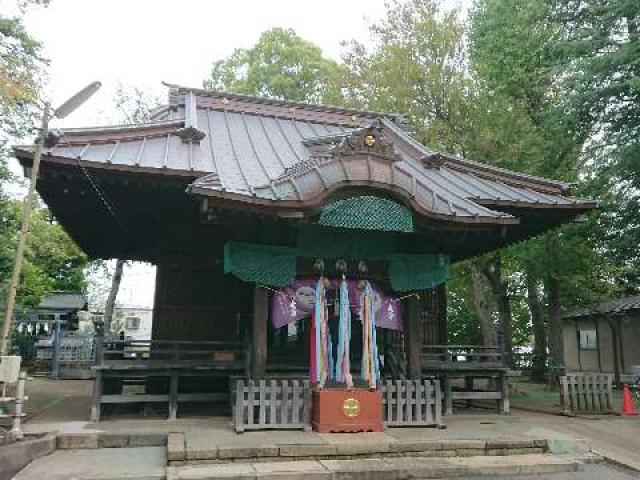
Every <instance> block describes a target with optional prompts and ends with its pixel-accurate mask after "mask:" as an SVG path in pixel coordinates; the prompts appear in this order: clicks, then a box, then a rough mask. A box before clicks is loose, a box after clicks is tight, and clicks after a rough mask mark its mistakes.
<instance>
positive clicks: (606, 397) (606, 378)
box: [560, 372, 613, 414]
mask: <svg viewBox="0 0 640 480" xmlns="http://www.w3.org/2000/svg"><path fill="white" fill-rule="evenodd" d="M560 386H561V387H562V390H561V391H560V402H561V403H562V411H563V413H565V414H576V413H612V412H613V407H612V399H613V375H612V374H609V373H582V372H577V373H567V374H566V375H563V376H561V377H560Z"/></svg>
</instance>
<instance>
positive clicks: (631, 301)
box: [564, 295, 640, 384]
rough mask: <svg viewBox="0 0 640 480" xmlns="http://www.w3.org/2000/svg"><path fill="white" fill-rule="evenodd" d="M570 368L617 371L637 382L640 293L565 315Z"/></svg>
mask: <svg viewBox="0 0 640 480" xmlns="http://www.w3.org/2000/svg"><path fill="white" fill-rule="evenodd" d="M564 321H565V323H564V361H565V365H566V368H567V371H574V372H601V373H613V374H614V375H615V380H616V383H617V384H620V382H622V381H626V380H629V381H633V376H634V365H640V348H638V347H640V295H634V296H627V297H622V298H618V299H615V300H610V301H607V302H604V303H602V304H600V305H597V306H595V307H591V308H583V309H580V310H576V311H574V312H571V313H569V314H567V315H565V317H564Z"/></svg>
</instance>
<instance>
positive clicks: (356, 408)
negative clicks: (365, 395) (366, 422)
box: [342, 398, 360, 418]
mask: <svg viewBox="0 0 640 480" xmlns="http://www.w3.org/2000/svg"><path fill="white" fill-rule="evenodd" d="M342 413H344V416H345V417H350V418H353V417H357V416H358V415H360V401H359V400H356V399H355V398H347V399H346V400H345V401H344V403H343V404H342Z"/></svg>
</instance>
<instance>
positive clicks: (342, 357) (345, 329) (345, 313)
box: [335, 278, 353, 388]
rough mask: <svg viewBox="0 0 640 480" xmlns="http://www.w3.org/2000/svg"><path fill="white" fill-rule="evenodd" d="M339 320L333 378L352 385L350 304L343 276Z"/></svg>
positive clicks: (348, 385) (349, 385)
mask: <svg viewBox="0 0 640 480" xmlns="http://www.w3.org/2000/svg"><path fill="white" fill-rule="evenodd" d="M339 308H340V321H339V325H338V328H339V331H338V355H337V357H336V374H335V380H336V381H337V382H340V383H346V384H347V387H349V388H351V387H353V378H352V377H351V361H350V359H349V350H350V343H351V306H350V304H349V288H348V285H347V281H346V280H345V279H344V278H343V279H342V283H341V284H340V305H339Z"/></svg>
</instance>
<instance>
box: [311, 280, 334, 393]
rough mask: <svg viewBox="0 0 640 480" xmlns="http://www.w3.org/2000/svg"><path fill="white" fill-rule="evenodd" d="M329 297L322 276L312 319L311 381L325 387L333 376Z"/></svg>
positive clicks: (317, 287)
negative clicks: (328, 321)
mask: <svg viewBox="0 0 640 480" xmlns="http://www.w3.org/2000/svg"><path fill="white" fill-rule="evenodd" d="M328 317H329V312H328V308H327V297H326V291H325V285H324V279H323V278H320V279H319V280H318V283H317V284H316V294H315V305H314V309H313V314H312V316H311V320H312V322H313V328H312V335H311V372H310V373H311V375H310V376H311V381H312V382H313V383H316V384H317V385H319V387H320V388H322V387H324V384H325V382H326V381H327V379H328V378H329V377H330V376H331V367H332V365H331V363H332V362H331V360H330V352H329V350H330V344H329V328H328V324H327V319H328Z"/></svg>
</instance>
